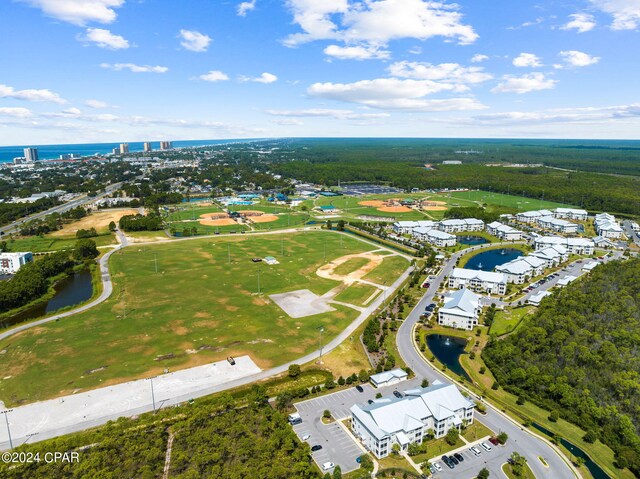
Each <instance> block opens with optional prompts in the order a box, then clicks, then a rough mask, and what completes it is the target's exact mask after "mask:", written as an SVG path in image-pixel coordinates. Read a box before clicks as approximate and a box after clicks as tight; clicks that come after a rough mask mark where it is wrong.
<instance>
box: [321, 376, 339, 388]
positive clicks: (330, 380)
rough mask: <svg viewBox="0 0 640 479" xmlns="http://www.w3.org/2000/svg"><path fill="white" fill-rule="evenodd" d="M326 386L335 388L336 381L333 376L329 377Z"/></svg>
mask: <svg viewBox="0 0 640 479" xmlns="http://www.w3.org/2000/svg"><path fill="white" fill-rule="evenodd" d="M324 387H325V388H327V389H335V387H336V383H335V382H334V380H333V378H329V379H327V380H326V382H325V383H324Z"/></svg>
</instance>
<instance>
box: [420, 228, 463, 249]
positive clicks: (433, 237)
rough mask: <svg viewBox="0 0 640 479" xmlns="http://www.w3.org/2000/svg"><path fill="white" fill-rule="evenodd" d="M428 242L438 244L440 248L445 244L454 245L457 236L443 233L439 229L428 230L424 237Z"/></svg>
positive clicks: (445, 245)
mask: <svg viewBox="0 0 640 479" xmlns="http://www.w3.org/2000/svg"><path fill="white" fill-rule="evenodd" d="M425 239H426V240H427V241H428V242H429V243H431V244H434V245H436V246H440V247H441V248H444V247H447V246H455V245H456V242H457V241H458V240H457V237H456V236H455V235H452V234H449V233H445V232H444V231H439V230H429V231H427V233H426V238H425Z"/></svg>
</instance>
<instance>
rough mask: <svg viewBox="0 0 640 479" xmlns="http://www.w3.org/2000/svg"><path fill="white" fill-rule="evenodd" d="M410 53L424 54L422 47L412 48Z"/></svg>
mask: <svg viewBox="0 0 640 479" xmlns="http://www.w3.org/2000/svg"><path fill="white" fill-rule="evenodd" d="M409 53H411V54H412V55H421V54H422V48H421V47H412V48H411V49H410V50H409Z"/></svg>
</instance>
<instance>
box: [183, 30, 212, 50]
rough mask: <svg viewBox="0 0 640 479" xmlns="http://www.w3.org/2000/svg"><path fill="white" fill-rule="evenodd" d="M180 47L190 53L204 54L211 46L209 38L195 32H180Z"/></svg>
mask: <svg viewBox="0 0 640 479" xmlns="http://www.w3.org/2000/svg"><path fill="white" fill-rule="evenodd" d="M179 36H180V38H181V39H182V41H181V42H180V45H182V47H183V48H185V49H186V50H189V51H192V52H206V51H207V48H209V45H210V44H211V42H212V40H211V37H209V36H208V35H205V34H204V33H200V32H197V31H195V30H180V35H179Z"/></svg>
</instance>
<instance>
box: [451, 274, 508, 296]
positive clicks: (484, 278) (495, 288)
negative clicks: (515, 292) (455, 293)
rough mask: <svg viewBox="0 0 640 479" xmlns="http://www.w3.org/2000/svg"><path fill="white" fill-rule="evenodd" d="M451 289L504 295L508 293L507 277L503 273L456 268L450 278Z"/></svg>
mask: <svg viewBox="0 0 640 479" xmlns="http://www.w3.org/2000/svg"><path fill="white" fill-rule="evenodd" d="M449 288H451V289H459V288H468V289H470V290H472V291H485V292H487V293H490V294H500V295H503V294H505V293H506V292H507V277H506V276H505V275H504V274H502V273H493V272H490V271H476V270H474V269H464V268H454V269H453V271H452V272H451V275H450V276H449Z"/></svg>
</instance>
